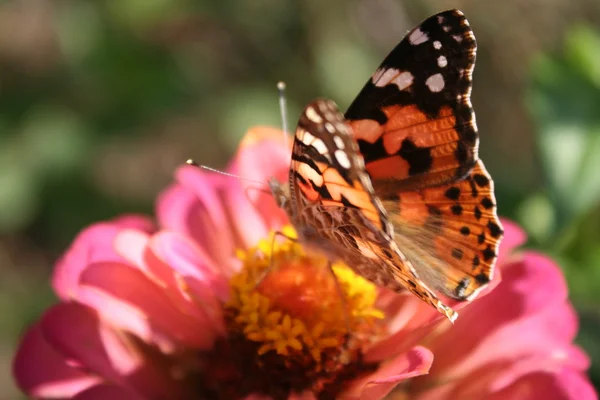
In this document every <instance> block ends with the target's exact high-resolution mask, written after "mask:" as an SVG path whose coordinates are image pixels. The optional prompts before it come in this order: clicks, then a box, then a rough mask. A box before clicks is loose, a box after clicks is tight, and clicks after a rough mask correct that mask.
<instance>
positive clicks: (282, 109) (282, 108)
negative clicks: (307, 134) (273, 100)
mask: <svg viewBox="0 0 600 400" xmlns="http://www.w3.org/2000/svg"><path fill="white" fill-rule="evenodd" d="M277 90H278V91H279V111H280V112H281V126H282V128H283V143H284V144H285V147H286V148H287V147H288V140H289V139H288V133H289V130H288V123H287V102H286V99H285V82H283V81H280V82H277Z"/></svg>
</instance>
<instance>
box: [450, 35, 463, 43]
mask: <svg viewBox="0 0 600 400" xmlns="http://www.w3.org/2000/svg"><path fill="white" fill-rule="evenodd" d="M452 39H454V40H456V41H457V42H458V43H460V42H462V40H463V38H462V36H460V35H452Z"/></svg>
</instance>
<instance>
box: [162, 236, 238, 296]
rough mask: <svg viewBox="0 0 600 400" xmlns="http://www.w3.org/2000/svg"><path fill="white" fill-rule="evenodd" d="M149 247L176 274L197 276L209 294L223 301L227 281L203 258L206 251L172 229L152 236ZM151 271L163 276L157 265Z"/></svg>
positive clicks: (226, 290)
mask: <svg viewBox="0 0 600 400" xmlns="http://www.w3.org/2000/svg"><path fill="white" fill-rule="evenodd" d="M150 247H151V249H152V252H153V253H154V254H155V255H156V257H157V258H158V259H159V260H160V261H161V262H162V263H163V265H167V266H168V267H169V269H170V271H171V272H172V271H175V272H176V273H177V274H178V275H180V276H184V277H190V278H193V279H197V280H199V281H200V282H203V283H205V284H206V285H208V286H209V287H211V289H212V290H211V292H210V293H207V294H211V295H212V296H214V295H216V296H217V297H218V298H219V299H220V300H226V299H227V298H228V296H229V283H228V280H227V279H226V278H225V276H223V273H222V271H221V270H220V269H218V268H217V267H216V266H214V265H213V264H212V263H210V262H209V260H208V259H207V257H206V254H204V253H203V252H202V250H201V249H200V248H199V247H198V246H196V245H195V244H194V243H193V242H191V241H190V240H188V239H187V238H186V237H184V236H182V235H178V234H176V233H173V232H165V231H163V232H161V233H159V234H157V235H155V236H154V237H153V238H152V240H151V242H150ZM152 266H154V267H156V268H155V269H154V271H153V272H156V273H159V274H161V275H162V276H165V277H166V274H165V272H168V271H164V270H162V271H159V270H158V268H159V267H160V265H155V264H152ZM166 279H167V280H169V278H168V277H166Z"/></svg>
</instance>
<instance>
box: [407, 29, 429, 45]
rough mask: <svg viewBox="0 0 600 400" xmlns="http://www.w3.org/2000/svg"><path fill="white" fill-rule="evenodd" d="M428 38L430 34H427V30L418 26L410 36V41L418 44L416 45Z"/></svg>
mask: <svg viewBox="0 0 600 400" xmlns="http://www.w3.org/2000/svg"><path fill="white" fill-rule="evenodd" d="M428 40H429V36H427V34H426V33H425V32H423V31H422V30H421V29H419V28H417V29H415V30H414V31H412V33H411V34H410V36H409V37H408V41H409V42H410V44H412V45H413V46H416V45H418V44H421V43H425V42H426V41H428Z"/></svg>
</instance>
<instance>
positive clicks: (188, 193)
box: [157, 165, 239, 268]
mask: <svg viewBox="0 0 600 400" xmlns="http://www.w3.org/2000/svg"><path fill="white" fill-rule="evenodd" d="M176 178H177V181H178V184H177V185H174V186H172V187H171V188H169V189H167V191H165V192H164V193H163V194H162V195H161V196H160V198H159V201H158V204H157V215H158V219H159V221H160V222H161V224H162V225H163V226H164V227H165V228H166V229H167V230H172V231H175V232H180V233H183V234H185V235H187V236H190V237H191V238H193V239H194V240H195V241H196V242H197V243H198V244H199V245H200V247H202V248H203V249H204V250H205V252H206V254H208V255H209V256H210V257H211V258H212V260H213V261H214V262H215V263H217V264H218V265H222V266H223V268H227V267H228V263H229V262H230V259H231V256H232V254H233V251H234V249H235V237H234V236H233V232H232V229H231V226H230V221H229V219H228V215H227V213H226V210H225V209H224V207H223V204H222V199H221V197H220V194H219V191H220V190H222V189H221V186H222V185H221V183H220V182H221V180H222V178H223V177H221V176H218V175H216V174H214V173H207V172H204V171H202V170H199V169H198V168H197V167H193V166H189V165H187V166H183V167H181V168H179V169H178V170H177V172H176ZM232 181H235V180H234V179H232ZM238 185H239V183H238Z"/></svg>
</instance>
